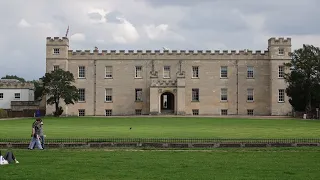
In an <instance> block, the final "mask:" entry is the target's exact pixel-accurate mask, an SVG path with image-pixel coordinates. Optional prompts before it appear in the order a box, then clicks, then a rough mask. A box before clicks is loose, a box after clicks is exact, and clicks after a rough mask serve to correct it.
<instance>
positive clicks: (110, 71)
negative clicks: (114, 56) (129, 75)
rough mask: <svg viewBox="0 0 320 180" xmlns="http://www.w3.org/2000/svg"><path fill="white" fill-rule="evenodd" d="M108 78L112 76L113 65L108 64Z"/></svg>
mask: <svg viewBox="0 0 320 180" xmlns="http://www.w3.org/2000/svg"><path fill="white" fill-rule="evenodd" d="M106 78H112V66H106Z"/></svg>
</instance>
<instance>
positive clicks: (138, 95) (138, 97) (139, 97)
mask: <svg viewBox="0 0 320 180" xmlns="http://www.w3.org/2000/svg"><path fill="white" fill-rule="evenodd" d="M135 101H142V89H136V92H135Z"/></svg>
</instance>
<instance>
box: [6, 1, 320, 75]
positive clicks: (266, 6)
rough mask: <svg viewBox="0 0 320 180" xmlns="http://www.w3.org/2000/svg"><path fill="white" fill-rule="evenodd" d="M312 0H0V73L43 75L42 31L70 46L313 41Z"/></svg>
mask: <svg viewBox="0 0 320 180" xmlns="http://www.w3.org/2000/svg"><path fill="white" fill-rule="evenodd" d="M318 7H320V1H319V0H303V1H302V0H268V1H262V0H90V1H89V0H63V1H62V0H1V1H0V9H1V11H0V21H1V28H0V53H1V58H0V62H1V63H0V76H1V77H2V76H4V75H6V74H10V75H18V76H21V77H24V78H26V79H28V80H31V79H38V78H40V77H41V76H43V75H44V73H45V43H46V37H48V36H51V37H54V36H64V35H65V32H66V29H67V27H68V25H70V31H69V37H70V48H71V49H73V50H76V49H94V46H98V47H99V49H100V50H101V49H109V50H110V49H153V50H154V49H162V47H167V48H169V49H178V50H179V49H186V50H188V49H194V50H198V49H199V50H200V49H202V50H206V49H211V50H214V49H216V50H223V49H228V50H231V49H236V50H239V49H252V50H265V49H266V48H267V40H268V38H269V37H279V36H283V37H291V38H292V42H293V48H300V47H301V46H302V44H313V45H316V46H319V45H320V11H319V10H318Z"/></svg>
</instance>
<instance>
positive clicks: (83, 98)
mask: <svg viewBox="0 0 320 180" xmlns="http://www.w3.org/2000/svg"><path fill="white" fill-rule="evenodd" d="M78 92H79V100H78V102H85V101H86V90H85V89H83V88H80V89H78Z"/></svg>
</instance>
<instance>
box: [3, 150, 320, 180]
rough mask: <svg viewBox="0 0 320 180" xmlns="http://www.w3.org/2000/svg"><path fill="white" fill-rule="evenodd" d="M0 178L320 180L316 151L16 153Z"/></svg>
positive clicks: (60, 151) (317, 153)
mask: <svg viewBox="0 0 320 180" xmlns="http://www.w3.org/2000/svg"><path fill="white" fill-rule="evenodd" d="M14 153H15V154H16V156H17V159H18V160H19V162H20V163H19V164H12V165H6V166H0V175H1V178H0V179H12V180H14V179H46V180H51V179H52V180H56V179H59V180H64V179H66V180H71V179H75V180H78V179H86V180H93V179H110V180H133V179H148V180H153V179H166V180H170V179H172V180H178V179H188V180H189V179H192V180H195V179H199V180H206V179H219V180H235V179H237V180H239V179H243V180H251V179H252V180H257V179H259V180H277V179H290V180H299V179H301V180H313V179H314V180H318V179H319V177H320V161H319V160H320V149H319V148H289V149H284V148H278V149H269V148H265V149H214V150H210V151H133V150H132V151H124V150H118V151H106V150H94V149H93V150H79V149H78V150H75V149H74V150H45V151H28V150H15V151H14Z"/></svg>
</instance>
